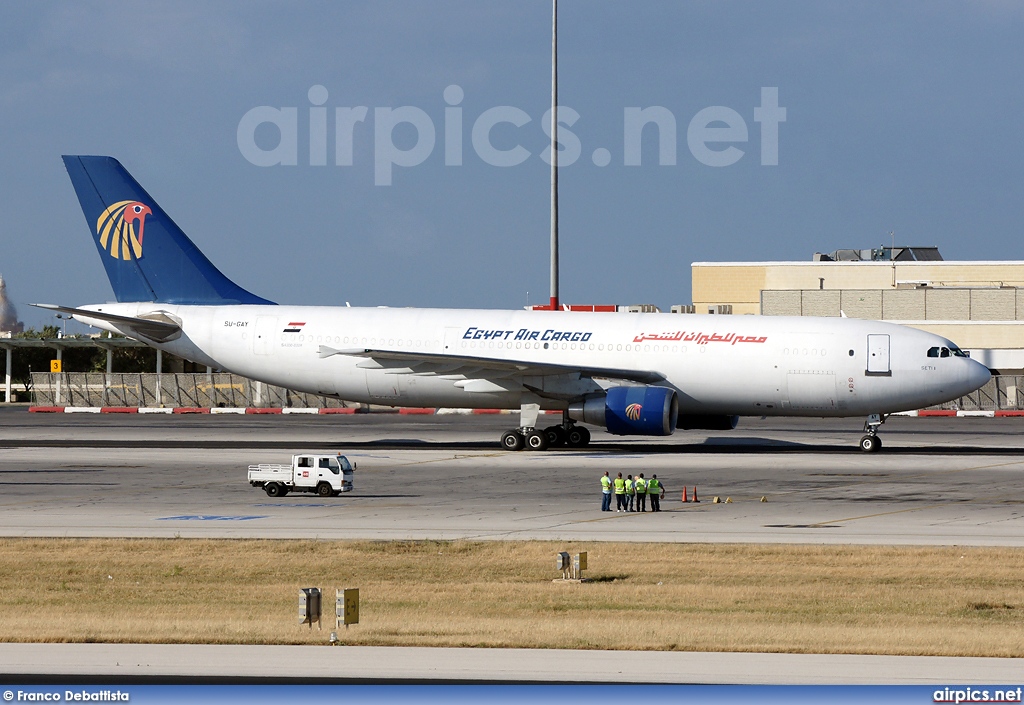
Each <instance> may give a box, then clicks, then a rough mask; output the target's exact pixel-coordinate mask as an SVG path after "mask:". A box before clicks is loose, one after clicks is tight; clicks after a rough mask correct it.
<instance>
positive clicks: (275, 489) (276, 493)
mask: <svg viewBox="0 0 1024 705" xmlns="http://www.w3.org/2000/svg"><path fill="white" fill-rule="evenodd" d="M282 490H284V487H282V486H281V485H279V484H278V483H276V482H271V483H270V484H269V485H266V486H265V487H264V488H263V491H264V492H266V493H267V496H268V497H280V496H282V495H283V494H284V493H283V492H282Z"/></svg>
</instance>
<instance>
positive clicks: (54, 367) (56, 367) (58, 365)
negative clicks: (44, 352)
mask: <svg viewBox="0 0 1024 705" xmlns="http://www.w3.org/2000/svg"><path fill="white" fill-rule="evenodd" d="M62 368H63V363H62V361H61V360H50V372H52V373H53V374H59V373H61V372H63V371H64V370H63V369H62Z"/></svg>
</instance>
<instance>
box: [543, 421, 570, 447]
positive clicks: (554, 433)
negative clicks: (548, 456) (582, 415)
mask: <svg viewBox="0 0 1024 705" xmlns="http://www.w3.org/2000/svg"><path fill="white" fill-rule="evenodd" d="M544 434H545V435H546V436H547V437H548V447H549V448H553V447H555V446H563V445H565V441H566V436H567V435H568V434H566V432H565V429H564V428H562V427H561V426H548V427H547V428H545V429H544Z"/></svg>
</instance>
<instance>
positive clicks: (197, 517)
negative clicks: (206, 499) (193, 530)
mask: <svg viewBox="0 0 1024 705" xmlns="http://www.w3.org/2000/svg"><path fill="white" fill-rule="evenodd" d="M269 518H270V517H269V515H266V514H264V515H251V516H221V515H218V514H182V515H180V516H175V517H157V521H249V520H251V519H269Z"/></svg>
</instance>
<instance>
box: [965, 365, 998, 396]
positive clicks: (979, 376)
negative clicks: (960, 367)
mask: <svg viewBox="0 0 1024 705" xmlns="http://www.w3.org/2000/svg"><path fill="white" fill-rule="evenodd" d="M967 362H968V363H970V365H969V366H968V370H967V384H968V385H970V387H971V391H972V392H973V391H974V390H975V389H979V388H981V387H983V386H985V385H986V384H988V381H989V380H990V379H992V372H991V371H989V369H988V368H987V367H985V366H984V365H983V364H981V363H980V362H978V361H977V360H967Z"/></svg>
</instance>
